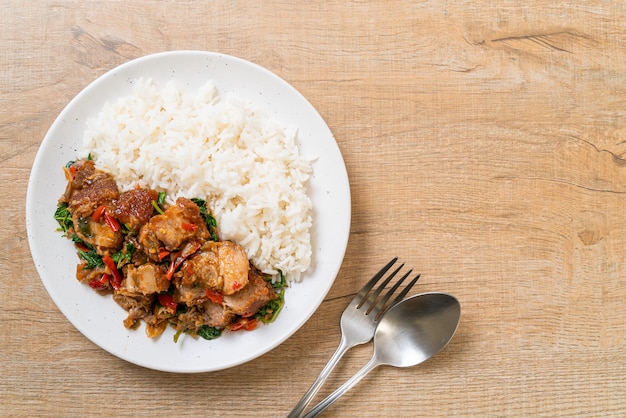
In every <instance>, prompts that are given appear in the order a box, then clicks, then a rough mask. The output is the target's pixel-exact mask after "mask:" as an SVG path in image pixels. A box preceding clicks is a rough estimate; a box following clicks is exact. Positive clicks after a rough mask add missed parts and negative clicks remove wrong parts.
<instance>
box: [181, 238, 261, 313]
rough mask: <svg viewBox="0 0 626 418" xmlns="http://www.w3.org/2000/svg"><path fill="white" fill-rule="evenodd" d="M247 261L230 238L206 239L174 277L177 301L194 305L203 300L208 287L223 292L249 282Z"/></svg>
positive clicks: (228, 293) (233, 290)
mask: <svg viewBox="0 0 626 418" xmlns="http://www.w3.org/2000/svg"><path fill="white" fill-rule="evenodd" d="M249 270H250V262H249V261H248V257H247V255H246V252H245V251H244V249H243V248H242V247H240V246H239V245H236V244H233V243H232V242H230V241H220V242H215V241H208V242H206V243H204V245H202V247H200V250H199V251H197V252H196V253H195V254H194V255H193V256H192V257H190V258H189V259H188V260H186V261H185V262H184V263H183V264H182V266H181V268H180V272H179V273H178V274H177V275H175V277H174V284H175V285H176V287H177V292H176V294H175V297H176V298H177V299H178V302H184V303H186V304H187V305H195V304H198V303H201V302H203V301H204V300H206V297H207V296H206V291H207V289H210V290H213V291H216V292H218V293H221V294H224V295H232V294H233V293H235V292H237V291H239V290H240V289H243V288H244V287H245V286H246V285H247V284H248V271H249Z"/></svg>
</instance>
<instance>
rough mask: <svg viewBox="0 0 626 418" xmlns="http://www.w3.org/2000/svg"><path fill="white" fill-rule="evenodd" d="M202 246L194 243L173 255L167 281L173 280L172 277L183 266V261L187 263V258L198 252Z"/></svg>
mask: <svg viewBox="0 0 626 418" xmlns="http://www.w3.org/2000/svg"><path fill="white" fill-rule="evenodd" d="M201 246H202V244H200V243H199V242H194V243H193V244H188V245H186V246H185V248H183V250H182V251H177V252H175V253H172V254H171V255H170V260H171V261H170V267H169V268H168V269H167V273H166V275H165V277H167V280H172V276H174V272H175V271H176V269H177V268H178V267H180V265H181V264H183V261H185V260H186V259H187V257H189V256H190V255H192V254H193V253H195V252H196V251H198V249H199V248H200V247H201Z"/></svg>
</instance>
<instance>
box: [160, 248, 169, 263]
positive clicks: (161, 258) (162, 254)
mask: <svg viewBox="0 0 626 418" xmlns="http://www.w3.org/2000/svg"><path fill="white" fill-rule="evenodd" d="M168 255H170V252H169V251H167V250H161V251H159V261H163V259H164V258H165V257H167V256H168Z"/></svg>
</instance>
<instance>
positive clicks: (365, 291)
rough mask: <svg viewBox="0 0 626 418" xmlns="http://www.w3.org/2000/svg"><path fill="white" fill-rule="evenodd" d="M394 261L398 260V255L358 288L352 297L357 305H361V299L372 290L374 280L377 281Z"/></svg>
mask: <svg viewBox="0 0 626 418" xmlns="http://www.w3.org/2000/svg"><path fill="white" fill-rule="evenodd" d="M396 261H398V257H394V258H392V259H391V261H390V262H388V263H387V264H386V265H385V266H384V267H383V268H382V269H380V271H379V272H378V273H376V274H375V275H374V277H372V278H371V279H370V281H369V282H367V283H366V284H365V286H363V287H362V288H361V290H359V292H358V293H357V294H356V296H355V297H354V299H353V301H354V302H358V304H359V305H358V307H360V306H361V305H362V301H363V299H364V298H365V296H366V295H367V294H368V293H369V291H370V290H372V287H374V285H375V284H376V282H378V281H379V280H380V278H381V277H383V275H384V274H385V273H387V270H389V269H390V268H391V266H393V264H394V263H395V262H396Z"/></svg>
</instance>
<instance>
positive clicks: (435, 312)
mask: <svg viewBox="0 0 626 418" xmlns="http://www.w3.org/2000/svg"><path fill="white" fill-rule="evenodd" d="M460 317H461V305H460V304H459V301H458V300H457V299H456V298H455V297H454V296H451V295H448V294H445V293H423V294H420V295H416V296H412V297H410V298H407V299H405V300H403V301H402V302H400V303H398V304H397V305H394V306H392V307H391V308H390V309H389V310H388V311H387V312H386V313H385V314H384V315H383V317H382V318H381V320H380V322H379V323H378V327H376V333H375V334H374V355H373V356H372V358H371V360H370V361H369V362H368V363H367V364H366V365H365V366H363V368H362V369H361V370H359V371H358V372H357V373H356V374H355V375H354V376H352V377H351V378H350V379H349V380H348V381H347V382H346V383H344V384H343V385H341V386H340V387H339V388H338V389H337V390H335V391H334V392H333V393H331V394H330V395H328V397H327V398H326V399H324V400H323V401H321V402H320V403H319V404H317V405H316V406H315V407H313V408H312V409H311V410H310V411H309V412H308V413H307V414H306V415H305V416H304V418H312V417H316V416H318V415H319V414H320V413H322V412H323V411H324V410H326V408H328V407H329V406H330V405H332V404H333V403H334V402H335V401H336V400H337V399H339V398H340V397H341V396H342V395H343V394H345V393H346V392H347V391H348V390H350V389H351V388H352V387H354V385H356V384H357V383H358V382H359V381H361V379H363V377H365V375H367V374H368V373H369V372H370V371H372V370H373V369H374V368H376V367H378V366H381V365H388V366H395V367H410V366H416V365H418V364H420V363H422V362H424V361H426V360H428V359H429V358H431V357H432V356H434V355H435V354H437V353H438V352H439V351H441V350H442V349H443V348H444V347H445V346H446V344H448V342H449V341H450V339H451V338H452V336H453V335H454V333H455V332H456V329H457V327H458V325H459V319H460Z"/></svg>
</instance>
